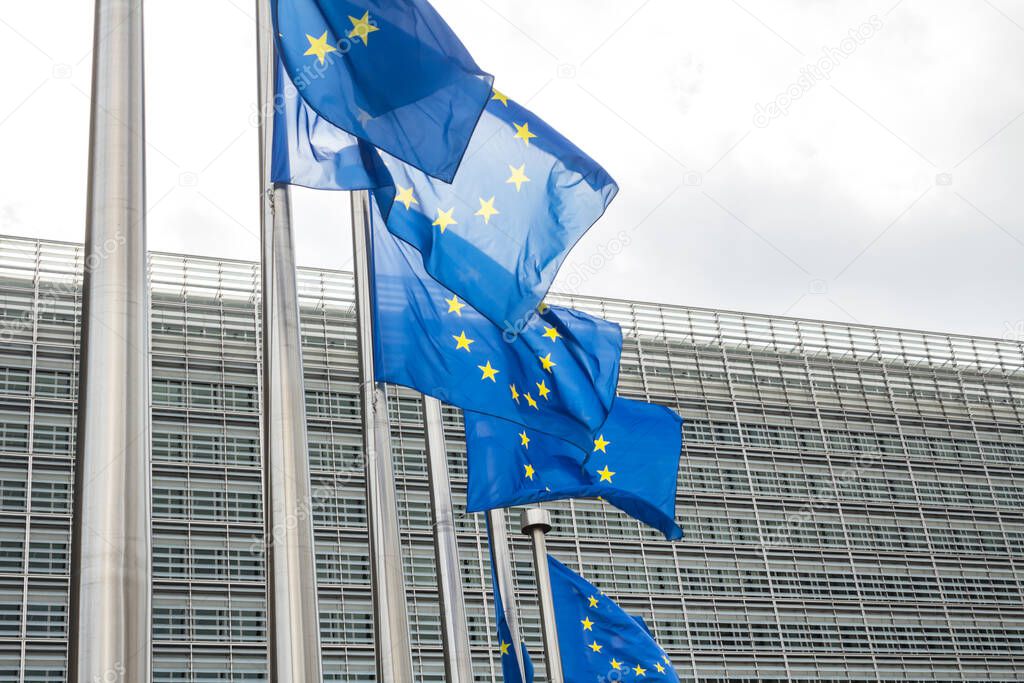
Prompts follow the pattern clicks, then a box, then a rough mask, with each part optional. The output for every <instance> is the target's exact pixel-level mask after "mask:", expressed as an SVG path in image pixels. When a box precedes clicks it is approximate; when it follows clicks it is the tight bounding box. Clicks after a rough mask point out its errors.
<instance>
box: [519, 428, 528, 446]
mask: <svg viewBox="0 0 1024 683" xmlns="http://www.w3.org/2000/svg"><path fill="white" fill-rule="evenodd" d="M519 445H520V446H526V447H527V448H529V447H530V437H528V436H527V435H526V432H525V431H522V432H519Z"/></svg>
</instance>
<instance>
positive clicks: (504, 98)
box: [491, 88, 508, 107]
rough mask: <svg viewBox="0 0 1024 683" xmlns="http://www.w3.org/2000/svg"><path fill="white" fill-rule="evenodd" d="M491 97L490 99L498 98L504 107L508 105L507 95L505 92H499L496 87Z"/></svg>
mask: <svg viewBox="0 0 1024 683" xmlns="http://www.w3.org/2000/svg"><path fill="white" fill-rule="evenodd" d="M491 99H492V100H498V101H499V102H501V103H502V104H504V105H505V106H506V107H507V106H508V95H506V94H505V93H503V92H501V91H500V90H498V89H497V88H494V94H493V95H491Z"/></svg>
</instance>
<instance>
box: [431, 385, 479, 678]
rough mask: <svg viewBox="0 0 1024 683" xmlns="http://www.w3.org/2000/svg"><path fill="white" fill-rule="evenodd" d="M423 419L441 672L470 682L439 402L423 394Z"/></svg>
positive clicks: (464, 604)
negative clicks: (442, 661) (441, 637)
mask: <svg viewBox="0 0 1024 683" xmlns="http://www.w3.org/2000/svg"><path fill="white" fill-rule="evenodd" d="M423 422H424V429H425V432H426V433H425V436H426V442H427V471H428V472H429V476H430V502H431V506H432V507H433V509H434V552H435V558H436V562H437V583H438V593H439V594H440V602H441V628H442V632H443V634H444V653H445V671H446V673H447V674H448V675H447V677H446V679H445V680H447V681H449V683H472V681H473V659H472V657H471V656H470V649H469V627H468V626H467V623H466V601H465V597H464V595H463V590H462V571H461V569H460V567H459V542H458V538H457V537H456V535H455V510H454V506H453V505H452V490H451V482H450V480H449V478H448V455H447V452H446V450H445V444H444V424H443V422H442V420H441V402H440V401H438V400H437V399H436V398H432V397H430V396H426V395H424V396H423Z"/></svg>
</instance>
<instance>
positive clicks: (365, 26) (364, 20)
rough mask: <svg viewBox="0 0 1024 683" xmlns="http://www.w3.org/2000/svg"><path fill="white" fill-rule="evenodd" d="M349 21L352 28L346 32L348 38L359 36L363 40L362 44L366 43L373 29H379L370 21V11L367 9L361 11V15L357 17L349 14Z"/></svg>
mask: <svg viewBox="0 0 1024 683" xmlns="http://www.w3.org/2000/svg"><path fill="white" fill-rule="evenodd" d="M348 20H349V21H351V22H352V30H351V31H349V32H348V37H349V38H359V39H360V40H362V41H363V45H368V44H369V43H368V38H369V37H370V34H371V33H373V32H374V31H379V30H380V29H379V28H377V27H376V26H374V25H373V24H371V23H370V12H369V10H367V11H366V12H364V13H363V16H362V17H360V18H359V19H356V18H355V17H353V16H351V15H349V18H348Z"/></svg>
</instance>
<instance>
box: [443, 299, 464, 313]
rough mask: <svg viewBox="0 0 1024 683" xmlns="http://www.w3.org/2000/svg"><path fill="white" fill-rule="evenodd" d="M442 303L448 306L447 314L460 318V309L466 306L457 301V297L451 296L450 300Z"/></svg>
mask: <svg viewBox="0 0 1024 683" xmlns="http://www.w3.org/2000/svg"><path fill="white" fill-rule="evenodd" d="M444 302H445V303H446V304H448V312H449V313H454V314H455V315H457V316H459V317H460V318H461V317H462V309H463V308H465V307H466V304H464V303H462V302H461V301H459V297H457V296H455V295H454V294H452V298H451V299H445V300H444Z"/></svg>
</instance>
